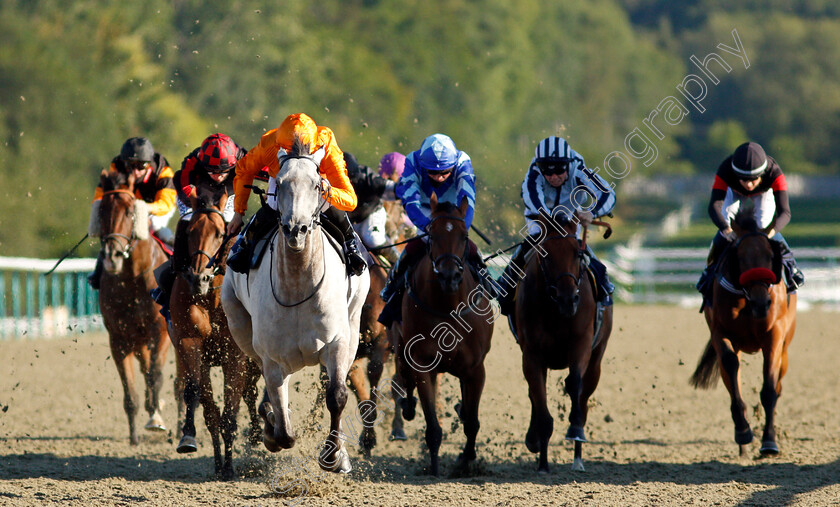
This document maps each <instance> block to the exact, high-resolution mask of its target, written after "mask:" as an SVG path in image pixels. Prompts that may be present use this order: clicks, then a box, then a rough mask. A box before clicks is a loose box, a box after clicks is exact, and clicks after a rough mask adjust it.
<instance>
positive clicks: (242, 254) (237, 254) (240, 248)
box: [226, 238, 251, 274]
mask: <svg viewBox="0 0 840 507" xmlns="http://www.w3.org/2000/svg"><path fill="white" fill-rule="evenodd" d="M243 243H245V240H244V239H243V238H239V239H238V240H237V241H236V243H234V244H233V247H231V249H230V253H229V254H228V258H227V261H226V264H227V267H229V268H230V269H231V270H232V271H234V272H236V273H241V274H246V273H248V270H249V269H250V267H251V266H250V261H251V256H250V255H248V250H249V249H248V247H247V245H243Z"/></svg>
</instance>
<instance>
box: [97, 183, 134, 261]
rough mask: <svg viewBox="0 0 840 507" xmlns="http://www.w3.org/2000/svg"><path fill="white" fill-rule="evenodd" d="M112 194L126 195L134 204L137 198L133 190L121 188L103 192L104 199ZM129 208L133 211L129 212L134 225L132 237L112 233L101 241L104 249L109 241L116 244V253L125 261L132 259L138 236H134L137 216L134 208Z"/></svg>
mask: <svg viewBox="0 0 840 507" xmlns="http://www.w3.org/2000/svg"><path fill="white" fill-rule="evenodd" d="M112 194H126V195H129V196H131V199H132V202H134V200H136V197H135V196H134V193H133V192H132V191H131V190H128V189H124V188H119V189H116V190H108V191H106V192H103V193H102V197H105V196H106V195H112ZM129 208H130V210H131V211H129V212H128V213H129V214H130V216H131V224H132V227H131V236H126V235H125V234H120V233H117V232H112V233H111V234H106V235H105V236H102V238H101V239H100V244H101V245H102V248H103V249H104V248H105V245H106V244H107V243H108V242H109V241H112V242H113V243H114V244H116V245H117V248H115V249H114V251H115V252H116V253H118V254H119V255H121V256H122V257H123V258H125V259H128V258H129V257H131V252H132V251H133V250H134V247H135V245H136V243H137V236H136V235H135V234H134V221H135V220H136V219H137V216H136V215H135V213H134V209H133V207H131V206H130V207H129ZM123 242H124V243H123Z"/></svg>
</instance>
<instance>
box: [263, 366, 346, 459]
mask: <svg viewBox="0 0 840 507" xmlns="http://www.w3.org/2000/svg"><path fill="white" fill-rule="evenodd" d="M263 376H264V377H265V390H266V393H267V394H268V398H269V400H270V403H266V402H265V401H263V402H262V403H261V404H260V408H259V412H260V415H262V416H263V419H264V420H265V430H264V431H263V443H264V444H265V447H266V449H268V450H269V451H271V452H277V451H279V450H280V449H291V448H292V447H294V445H295V434H294V431H293V430H292V421H291V418H290V417H289V378H290V377H291V374H287V373H286V372H284V371H283V367H282V366H280V365H279V364H277V363H275V362H274V361H272V360H271V359H266V360H265V361H263ZM345 389H346V388H345Z"/></svg>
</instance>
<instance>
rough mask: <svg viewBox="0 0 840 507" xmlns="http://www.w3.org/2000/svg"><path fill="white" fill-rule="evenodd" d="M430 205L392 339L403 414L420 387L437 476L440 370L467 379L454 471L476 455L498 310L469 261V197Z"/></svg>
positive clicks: (463, 469)
mask: <svg viewBox="0 0 840 507" xmlns="http://www.w3.org/2000/svg"><path fill="white" fill-rule="evenodd" d="M430 206H431V210H432V218H431V223H430V224H429V228H428V234H429V241H428V243H427V255H425V256H424V257H423V258H422V259H421V260H420V261H419V263H418V264H417V266H416V267H415V269H414V270H413V274H412V275H411V276H410V280H409V283H408V287H407V289H406V294H405V295H404V296H403V300H402V315H403V321H402V326H401V329H399V330H397V332H395V333H394V338H395V340H396V341H395V344H394V346H395V359H396V365H397V382H398V383H399V384H400V385H401V386H402V387H403V388H404V390H405V392H406V397H405V399H403V400H401V407H402V415H403V417H404V418H405V419H406V420H409V421H410V420H412V419H414V416H415V403H416V399H415V398H414V396H413V391H414V389H415V388H416V389H417V391H418V393H419V396H420V403H421V406H422V407H423V413H424V415H425V418H426V445H427V446H428V448H429V454H430V457H431V468H430V471H431V473H432V475H435V476H437V475H439V472H440V463H439V457H438V451H439V449H440V443H441V438H442V430H441V427H440V423H439V422H438V418H437V411H436V400H437V390H438V389H437V387H438V385H437V384H438V376H439V374H441V373H449V374H451V375H454V376H455V377H457V378H458V380H459V381H460V384H461V398H462V399H461V403H460V408H459V409H456V411H457V412H458V415H459V417H460V418H461V421H462V422H463V425H464V434H465V435H466V437H467V441H466V444H465V445H464V448H463V451H462V452H461V454H460V455H459V456H458V459H457V461H456V471H455V473H457V474H463V473H468V471H469V465H470V463H472V462H473V461H474V460H475V458H476V452H475V440H476V435H477V434H478V429H479V420H478V406H479V401H480V399H481V393H482V390H483V389H484V380H485V370H484V358H485V357H486V356H487V353H488V352H489V351H490V339H491V337H492V335H493V321H494V320H495V316H494V315H493V308H492V306H491V304H490V298H489V297H488V295H487V294H486V293H485V292H484V290H483V288H481V286H480V284H479V281H478V280H477V279H476V278H475V277H474V276H473V274H472V272H471V270H470V269H469V268H468V267H467V266H466V263H467V260H466V258H467V255H468V252H469V248H470V241H469V236H468V232H467V225H466V222H465V221H464V217H465V216H466V212H467V206H468V203H467V201H466V199H464V200H463V201H462V202H461V205H460V206H459V207H455V206H454V205H452V204H449V203H438V200H437V196H436V195H435V194H432V196H431V201H430ZM465 268H466V269H465ZM395 325H396V324H395Z"/></svg>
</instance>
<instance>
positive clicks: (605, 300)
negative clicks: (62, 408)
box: [586, 245, 615, 306]
mask: <svg viewBox="0 0 840 507" xmlns="http://www.w3.org/2000/svg"><path fill="white" fill-rule="evenodd" d="M586 254H587V255H588V257H589V269H591V270H592V273H594V274H595V280H596V282H597V284H598V288H599V289H600V290H599V291H598V292H600V295H601V299H600V300H598V302H599V303H601V305H602V306H610V305H612V304H613V301H612V297H611V295H612V293H613V292H614V291H615V286H614V285H613V284H612V282H610V277H609V276H608V275H607V267H606V266H604V264H603V263H602V262H601V261H600V260H599V259H598V258H597V257H595V252H593V251H592V250H591V249H590V248H589V245H586Z"/></svg>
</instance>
